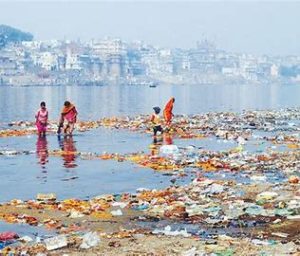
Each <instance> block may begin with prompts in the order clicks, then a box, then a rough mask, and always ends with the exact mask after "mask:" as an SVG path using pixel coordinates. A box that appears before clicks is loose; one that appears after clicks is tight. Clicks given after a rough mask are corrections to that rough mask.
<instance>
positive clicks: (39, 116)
mask: <svg viewBox="0 0 300 256" xmlns="http://www.w3.org/2000/svg"><path fill="white" fill-rule="evenodd" d="M35 120H36V121H35V124H36V128H37V130H38V135H39V136H46V131H47V123H48V110H47V108H46V103H45V102H44V101H42V102H41V104H40V109H39V110H38V111H37V113H36V115H35Z"/></svg>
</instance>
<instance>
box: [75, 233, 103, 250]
mask: <svg viewBox="0 0 300 256" xmlns="http://www.w3.org/2000/svg"><path fill="white" fill-rule="evenodd" d="M99 243H100V238H99V236H98V234H97V232H89V233H86V234H85V235H84V236H83V237H82V243H81V245H80V248H81V249H89V248H91V247H95V246H97V245H98V244H99Z"/></svg>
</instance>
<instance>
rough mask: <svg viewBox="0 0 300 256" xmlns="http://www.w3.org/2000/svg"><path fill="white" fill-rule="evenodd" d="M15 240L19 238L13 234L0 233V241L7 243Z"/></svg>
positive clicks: (9, 232) (8, 232)
mask: <svg viewBox="0 0 300 256" xmlns="http://www.w3.org/2000/svg"><path fill="white" fill-rule="evenodd" d="M16 238H19V236H18V234H17V233H15V232H11V231H7V232H2V233H0V241H8V240H13V239H16Z"/></svg>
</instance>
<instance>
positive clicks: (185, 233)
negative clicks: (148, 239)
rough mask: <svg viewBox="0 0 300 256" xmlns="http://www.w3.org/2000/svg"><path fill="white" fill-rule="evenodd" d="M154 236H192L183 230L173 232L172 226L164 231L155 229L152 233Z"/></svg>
mask: <svg viewBox="0 0 300 256" xmlns="http://www.w3.org/2000/svg"><path fill="white" fill-rule="evenodd" d="M152 233H153V234H164V235H166V236H183V237H190V236H191V234H189V233H188V232H187V230H186V229H183V230H175V231H172V229H171V226H169V225H168V226H166V227H165V228H164V229H155V230H153V232H152Z"/></svg>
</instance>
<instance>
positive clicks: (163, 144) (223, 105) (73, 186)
mask: <svg viewBox="0 0 300 256" xmlns="http://www.w3.org/2000/svg"><path fill="white" fill-rule="evenodd" d="M0 90H1V97H2V98H3V101H2V102H1V106H0V108H1V124H0V126H1V129H2V131H4V132H2V133H1V135H0V136H1V138H0V143H1V144H0V170H1V171H0V177H1V179H0V185H1V189H2V193H1V195H0V202H2V204H3V205H2V209H1V212H0V213H1V214H0V216H1V219H2V220H4V221H5V222H1V223H0V229H1V231H3V232H4V231H8V230H9V231H14V232H16V233H18V235H19V236H22V235H25V234H26V232H24V229H23V225H26V224H24V223H27V224H28V225H30V227H31V229H28V232H27V235H30V234H32V233H33V232H34V231H33V230H32V229H34V228H35V226H36V225H37V226H38V227H39V230H37V231H36V233H37V234H38V235H39V236H41V237H42V239H44V238H45V237H46V236H48V235H49V236H54V237H55V235H54V233H53V232H54V231H55V233H57V234H61V233H62V232H63V233H66V235H65V236H66V237H67V238H68V242H67V244H66V245H63V244H61V245H59V243H58V244H57V243H56V246H57V249H58V250H66V251H67V252H69V253H72V252H73V251H72V250H74V248H76V244H77V245H80V244H81V245H82V244H83V243H84V239H85V236H88V237H89V239H91V240H93V239H94V240H95V241H98V240H97V239H96V238H95V236H93V235H92V234H90V233H88V232H89V231H94V230H97V229H99V228H100V229H101V230H102V231H103V232H104V233H105V235H103V234H102V235H100V234H98V235H100V236H101V237H102V239H104V240H105V239H111V237H112V238H115V239H121V240H120V241H110V240H105V242H107V246H108V248H110V247H113V248H118V247H119V246H115V243H117V244H118V243H122V239H127V238H129V237H134V239H137V241H140V240H141V239H144V238H145V237H146V238H147V239H155V238H152V236H155V237H156V236H162V235H163V236H166V237H170V236H171V237H177V236H178V237H180V236H181V237H185V239H190V238H193V239H195V238H197V239H201V240H203V241H201V243H204V244H207V245H209V247H210V248H208V249H205V250H206V251H205V252H207V253H208V252H211V253H219V252H222V253H223V254H221V255H231V254H233V253H235V254H237V253H238V252H239V251H238V249H237V247H238V242H237V241H236V240H235V239H236V238H237V237H242V238H243V241H241V243H246V244H247V246H248V247H249V248H250V249H251V250H253V254H256V253H257V254H261V253H266V254H267V255H268V253H269V255H273V254H272V251H273V250H275V249H276V250H279V249H280V250H286V246H287V244H288V248H289V250H288V253H296V252H297V250H299V247H297V241H299V240H298V239H299V233H297V232H296V231H295V230H290V225H294V227H296V226H295V225H296V224H297V223H298V222H297V221H298V219H297V218H299V212H300V210H299V209H300V202H299V196H300V191H299V171H298V157H299V156H298V155H299V154H298V148H300V146H299V145H300V139H299V137H298V131H299V129H300V127H299V120H300V111H299V110H298V109H297V108H295V107H297V99H296V98H294V95H295V93H297V91H298V90H299V88H298V87H295V86H294V87H292V86H287V87H283V86H282V87H279V86H277V85H274V86H270V87H266V86H262V87H257V86H252V87H251V86H250V85H242V86H240V87H238V86H226V85H222V86H209V87H208V86H203V87H202V86H199V87H190V86H187V87H184V86H167V87H162V86H159V87H158V88H146V87H142V88H136V87H134V88H132V87H129V86H128V87H127V86H125V87H117V86H116V87H91V88H89V90H87V88H85V87H84V88H83V87H63V88H61V87H54V88H49V87H34V88H33V87H26V88H10V87H4V88H0ZM222 92H223V93H222ZM196 93H197V97H196V96H195V95H196ZM230 93H231V94H230ZM287 94H289V95H290V98H289V100H287V99H286V98H285V97H284V95H287ZM5 95H6V96H5ZM18 95H19V96H20V95H25V96H26V95H35V96H36V97H30V100H28V101H26V100H25V98H26V97H25V96H24V97H25V98H24V101H23V100H22V97H21V98H20V99H19V98H18V101H19V102H18V104H19V107H18V109H15V108H14V107H13V106H14V105H15V104H16V101H17V96H18ZM38 95H39V97H38ZM41 95H42V96H41ZM267 95H269V96H270V95H271V96H272V97H266V96H267ZM170 96H175V98H176V103H175V109H174V112H175V113H176V114H179V115H176V117H175V124H174V126H175V128H174V131H172V132H171V133H170V137H167V138H166V137H164V138H162V139H161V140H159V141H153V139H152V136H151V130H150V126H149V124H148V123H147V118H148V117H147V116H145V115H142V116H141V114H148V115H149V114H150V113H151V110H152V107H153V106H156V105H159V106H163V105H164V104H165V102H166V101H167V99H168V98H169V97H170ZM110 97H111V98H110ZM65 99H69V100H71V101H72V102H74V103H75V104H76V106H77V107H78V111H79V113H80V120H81V121H82V123H81V124H79V126H80V127H78V129H77V131H76V132H75V134H74V135H73V136H72V137H70V136H57V135H55V134H54V133H52V132H51V131H50V133H49V134H48V135H47V137H46V138H39V137H38V136H36V135H35V133H34V132H33V131H32V128H33V127H34V125H33V123H30V122H31V121H32V119H33V118H32V116H33V115H34V112H35V108H36V106H38V104H39V102H40V101H41V100H45V101H46V102H47V103H48V108H49V111H51V112H50V113H51V114H50V119H51V120H53V119H55V117H56V116H58V113H59V109H60V107H61V105H62V103H63V101H64V100H65ZM288 108H289V109H288ZM244 109H246V110H245V111H244ZM256 109H261V110H260V111H255V110H256ZM126 116H131V118H127V117H126ZM104 117H108V118H109V119H103V118H104ZM114 117H116V118H114ZM20 120H24V121H28V123H26V122H25V123H22V122H20ZM14 121H17V122H14ZM55 123H56V122H55V121H52V122H51V127H53V130H55ZM10 130H17V131H20V130H21V131H25V132H26V134H25V133H24V134H23V136H21V135H22V134H21V133H20V134H19V135H20V136H19V135H17V136H11V133H9V131H10ZM50 130H51V129H50ZM173 145H175V146H173ZM164 150H165V151H164ZM170 150H171V152H170ZM50 193H55V194H56V195H55V198H54V199H49V198H48V199H47V195H48V197H49V195H50ZM38 194H43V195H44V196H42V197H44V199H41V198H40V199H37V200H36V197H37V195H38ZM45 198H46V199H45ZM13 199H20V200H19V201H18V200H13ZM74 199H76V200H75V201H74ZM11 200H13V201H11ZM52 200H54V201H52ZM95 207H96V208H95ZM99 207H100V208H99ZM20 209H23V211H20ZM25 209H26V211H25ZM35 209H36V210H39V211H35ZM23 212H26V214H27V215H26V216H24V213H23ZM28 216H30V217H28ZM45 216H48V217H49V218H48V219H47V218H46V219H45ZM90 218H92V219H90ZM49 219H50V220H51V221H50V220H49ZM73 219H74V221H76V228H75V227H74V225H75V222H72V220H73ZM78 221H80V225H79V224H78V223H79V222H78ZM7 222H8V223H23V224H22V226H20V227H19V226H15V225H18V224H14V225H11V224H6V223H7ZM106 222H109V223H110V227H106V226H101V225H105V223H106ZM49 223H50V224H49ZM101 223H102V224H101ZM278 223H283V224H284V225H283V226H280V227H279V226H278ZM9 225H11V226H9ZM78 225H79V226H80V227H79V226H78ZM97 225H100V226H97ZM120 225H121V226H122V227H123V228H125V231H124V230H123V231H120V227H119V226H120ZM45 227H51V228H50V230H49V232H47V231H46V230H45V229H44V228H45ZM140 229H142V231H138V230H140ZM66 230H68V232H67V231H66ZM126 230H127V231H126ZM133 230H134V231H133ZM296 230H297V229H296ZM103 232H102V233H103ZM148 232H150V234H149V233H148ZM113 234H115V235H113ZM74 235H75V236H76V237H77V238H76V239H77V240H76V242H74V241H73V240H72V242H70V239H71V236H74ZM148 235H150V237H148ZM31 236H32V235H31ZM144 236H145V237H144ZM0 238H1V236H0ZM72 239H73V238H72ZM174 239H176V238H174ZM0 240H1V239H0ZM162 241H163V239H162ZM224 241H225V242H226V243H228V244H227V246H225V247H224V245H223V243H225V242H224ZM50 242H51V241H50ZM52 242H53V241H52ZM112 242H113V243H112ZM41 243H42V245H41V248H39V249H36V248H35V247H33V246H35V245H36V244H39V242H36V243H35V245H34V244H32V243H28V242H27V243H26V242H25V243H24V242H23V243H22V244H21V245H22V246H23V247H25V248H26V250H27V252H28V253H29V254H30V252H33V251H34V252H38V251H39V250H40V251H45V250H46V251H47V250H48V249H49V248H50V247H49V246H48V240H47V239H46V240H44V241H43V240H42V241H41ZM74 243H75V245H74ZM143 243H144V244H147V241H146V242H143ZM148 243H150V241H148ZM201 243H200V242H199V243H198V244H197V243H196V244H195V242H194V241H189V243H187V244H186V246H184V247H182V248H181V249H180V250H179V251H178V253H174V254H182V253H190V254H188V255H196V254H197V251H198V252H199V253H200V251H199V250H200V249H199V246H200V245H201ZM2 244H3V243H2ZM11 244H12V246H13V247H15V248H18V247H20V243H14V242H13V240H12V243H11ZM112 245H113V246H112ZM188 245H189V246H188ZM213 245H215V247H213ZM236 245H237V247H236ZM43 246H44V247H43ZM47 246H48V247H47ZM72 246H75V247H72ZM161 246H162V248H163V247H164V245H163V244H162V245H161ZM2 247H4V249H5V248H6V249H7V248H11V247H9V246H6V245H4V244H3V246H2ZM45 247H46V249H45ZM94 247H95V248H94ZM104 247H105V246H104ZM33 248H35V249H33ZM47 248H48V249H47ZM89 248H94V250H96V248H97V246H96V245H93V246H90V247H89ZM125 248H127V247H126V246H125ZM162 248H160V249H162ZM15 250H18V249H15ZM102 250H103V251H105V250H107V248H106V247H105V248H102ZM116 250H119V249H116ZM49 251H52V249H49ZM193 252H195V253H194V254H193ZM83 253H84V252H83ZM94 253H95V251H94ZM115 253H118V254H122V253H120V251H115ZM141 253H142V251H141ZM226 253H227V254H226ZM106 254H108V253H106ZM167 254H169V253H166V255H167ZM217 255H219V254H217ZM240 255H241V254H240Z"/></svg>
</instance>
